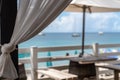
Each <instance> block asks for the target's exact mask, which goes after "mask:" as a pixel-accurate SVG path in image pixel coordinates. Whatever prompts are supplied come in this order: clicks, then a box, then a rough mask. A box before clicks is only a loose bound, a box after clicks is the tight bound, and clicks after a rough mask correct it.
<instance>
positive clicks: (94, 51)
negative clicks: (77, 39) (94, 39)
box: [93, 43, 99, 57]
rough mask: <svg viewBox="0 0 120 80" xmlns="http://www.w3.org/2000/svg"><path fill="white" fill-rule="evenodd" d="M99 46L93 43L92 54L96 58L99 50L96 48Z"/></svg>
mask: <svg viewBox="0 0 120 80" xmlns="http://www.w3.org/2000/svg"><path fill="white" fill-rule="evenodd" d="M98 46H99V44H98V43H95V44H93V53H94V55H95V56H96V57H98V53H99V48H98Z"/></svg>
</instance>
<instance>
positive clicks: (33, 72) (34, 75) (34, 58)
mask: <svg viewBox="0 0 120 80" xmlns="http://www.w3.org/2000/svg"><path fill="white" fill-rule="evenodd" d="M30 50H31V78H32V80H37V78H38V74H37V71H36V70H37V68H38V65H37V47H31V49H30Z"/></svg>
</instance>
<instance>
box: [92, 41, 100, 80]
mask: <svg viewBox="0 0 120 80" xmlns="http://www.w3.org/2000/svg"><path fill="white" fill-rule="evenodd" d="M98 46H99V44H98V43H95V44H93V53H94V56H96V57H98V53H99V48H98ZM96 80H99V68H98V67H96Z"/></svg>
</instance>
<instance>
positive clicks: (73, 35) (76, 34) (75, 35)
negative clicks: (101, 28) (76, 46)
mask: <svg viewBox="0 0 120 80" xmlns="http://www.w3.org/2000/svg"><path fill="white" fill-rule="evenodd" d="M72 37H80V34H79V33H73V34H72Z"/></svg>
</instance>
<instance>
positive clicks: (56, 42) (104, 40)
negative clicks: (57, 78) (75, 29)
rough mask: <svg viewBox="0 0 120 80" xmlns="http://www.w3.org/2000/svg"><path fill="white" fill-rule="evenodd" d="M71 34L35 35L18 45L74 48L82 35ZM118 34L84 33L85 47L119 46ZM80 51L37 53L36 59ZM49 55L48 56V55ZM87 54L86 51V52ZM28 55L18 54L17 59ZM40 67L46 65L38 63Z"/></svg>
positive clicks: (66, 62)
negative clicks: (95, 45) (93, 45)
mask: <svg viewBox="0 0 120 80" xmlns="http://www.w3.org/2000/svg"><path fill="white" fill-rule="evenodd" d="M72 34H73V33H45V35H43V36H42V35H37V36H35V37H33V38H32V39H30V40H28V41H26V42H23V43H21V44H19V48H30V47H31V46H36V47H55V46H76V45H81V43H82V42H81V40H82V34H81V33H80V37H72ZM119 36H120V33H115V32H114V33H108V32H106V33H105V32H104V33H103V34H101V35H100V34H98V33H97V32H96V33H85V45H92V44H94V43H99V44H119V43H120V37H119ZM80 52H81V51H79V50H77V51H76V50H74V51H59V52H41V53H38V57H47V56H63V55H65V54H66V53H70V55H73V54H78V53H80ZM48 53H50V55H48ZM86 53H87V51H86ZM29 56H30V54H29V53H28V54H19V58H26V57H29ZM68 63H69V62H68V61H62V64H68ZM52 65H58V62H53V63H52ZM59 65H60V64H59ZM39 66H40V67H44V66H47V64H46V63H40V64H39Z"/></svg>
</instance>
